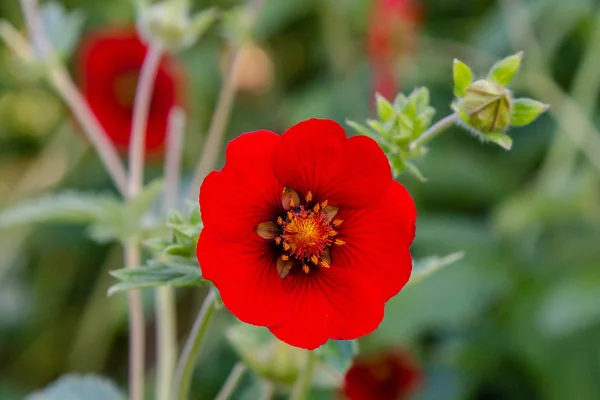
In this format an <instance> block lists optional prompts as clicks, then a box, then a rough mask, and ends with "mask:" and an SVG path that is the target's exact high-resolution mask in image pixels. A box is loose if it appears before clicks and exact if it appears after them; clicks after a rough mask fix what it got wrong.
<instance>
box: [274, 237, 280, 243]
mask: <svg viewBox="0 0 600 400" xmlns="http://www.w3.org/2000/svg"><path fill="white" fill-rule="evenodd" d="M275 243H276V244H277V245H280V244H281V236H277V237H276V238H275Z"/></svg>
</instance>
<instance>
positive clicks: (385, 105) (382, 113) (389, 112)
mask: <svg viewBox="0 0 600 400" xmlns="http://www.w3.org/2000/svg"><path fill="white" fill-rule="evenodd" d="M375 99H376V101H377V115H378V116H379V120H380V121H381V122H387V121H389V120H390V119H391V118H392V117H393V116H394V107H393V106H392V103H390V102H389V101H387V99H386V98H385V97H383V96H382V95H380V94H379V93H377V94H376V95H375Z"/></svg>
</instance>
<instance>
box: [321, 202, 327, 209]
mask: <svg viewBox="0 0 600 400" xmlns="http://www.w3.org/2000/svg"><path fill="white" fill-rule="evenodd" d="M325 207H327V200H325V201H324V202H322V203H321V208H325Z"/></svg>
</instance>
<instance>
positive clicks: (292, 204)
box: [288, 199, 296, 208]
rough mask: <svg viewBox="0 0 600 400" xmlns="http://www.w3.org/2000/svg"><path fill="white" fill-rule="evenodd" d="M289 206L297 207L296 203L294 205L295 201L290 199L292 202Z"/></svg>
mask: <svg viewBox="0 0 600 400" xmlns="http://www.w3.org/2000/svg"><path fill="white" fill-rule="evenodd" d="M288 204H289V206H290V208H294V207H296V203H294V199H290V202H289V203H288Z"/></svg>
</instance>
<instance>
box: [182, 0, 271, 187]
mask: <svg viewBox="0 0 600 400" xmlns="http://www.w3.org/2000/svg"><path fill="white" fill-rule="evenodd" d="M263 1H264V0H251V1H250V2H249V3H248V10H249V14H250V15H249V19H250V21H251V22H250V25H252V24H253V23H254V20H255V19H256V16H257V14H258V11H259V9H260V7H261V5H262V3H263ZM241 49H242V46H241V45H238V46H237V47H236V48H235V49H234V51H233V54H232V56H231V57H230V59H229V63H228V70H227V73H226V75H225V78H224V81H223V85H222V86H221V91H220V93H219V97H218V100H217V105H216V107H215V111H214V113H213V116H212V119H211V121H210V125H209V128H208V134H207V136H206V140H205V141H204V145H203V147H202V154H201V155H200V160H199V161H198V164H197V165H196V168H195V171H194V176H193V178H192V182H191V185H190V189H189V197H191V198H197V197H198V193H199V191H200V185H201V184H202V181H204V178H206V176H207V175H208V174H209V173H210V171H211V170H212V169H213V168H214V166H215V163H216V162H217V157H218V155H219V149H220V147H221V143H222V142H223V137H224V136H225V129H226V128H227V121H228V119H229V115H230V114H231V109H232V107H233V101H234V100H235V90H236V88H235V82H234V78H235V74H236V71H237V70H238V68H239V60H240V54H241Z"/></svg>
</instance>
